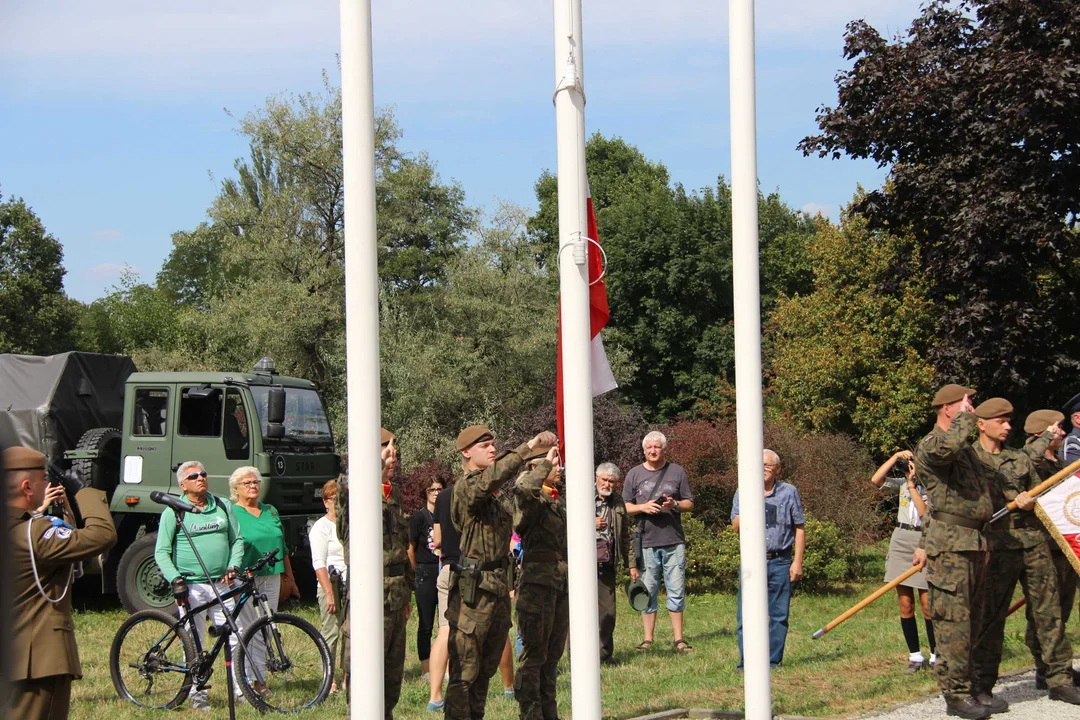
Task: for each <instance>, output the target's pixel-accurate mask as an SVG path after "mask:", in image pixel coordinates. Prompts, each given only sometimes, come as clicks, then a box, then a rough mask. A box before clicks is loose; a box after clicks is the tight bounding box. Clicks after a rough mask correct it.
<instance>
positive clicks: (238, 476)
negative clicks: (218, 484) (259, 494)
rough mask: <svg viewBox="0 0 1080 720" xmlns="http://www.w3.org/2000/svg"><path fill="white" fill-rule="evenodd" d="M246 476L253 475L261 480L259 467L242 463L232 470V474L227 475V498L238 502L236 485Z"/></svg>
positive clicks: (238, 494) (238, 496)
mask: <svg viewBox="0 0 1080 720" xmlns="http://www.w3.org/2000/svg"><path fill="white" fill-rule="evenodd" d="M246 477H253V478H255V479H256V480H258V481H259V482H262V473H260V472H259V468H257V467H252V466H251V465H244V466H242V467H238V468H236V469H235V470H233V471H232V475H230V476H229V500H231V501H233V502H238V501H239V500H240V493H239V491H237V489H236V488H237V486H238V485H239V484H240V481H241V480H243V479H244V478H246Z"/></svg>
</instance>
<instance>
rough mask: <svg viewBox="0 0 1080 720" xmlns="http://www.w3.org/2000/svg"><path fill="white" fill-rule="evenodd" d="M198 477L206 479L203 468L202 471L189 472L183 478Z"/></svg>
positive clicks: (192, 478)
mask: <svg viewBox="0 0 1080 720" xmlns="http://www.w3.org/2000/svg"><path fill="white" fill-rule="evenodd" d="M199 478H202V479H203V480H205V479H206V471H205V470H203V471H202V472H194V473H191V474H190V475H188V476H187V477H186V478H184V479H185V480H198V479H199Z"/></svg>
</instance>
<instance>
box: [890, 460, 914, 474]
mask: <svg viewBox="0 0 1080 720" xmlns="http://www.w3.org/2000/svg"><path fill="white" fill-rule="evenodd" d="M893 467H894V468H896V469H897V470H899V471H900V472H902V473H904V474H905V475H907V472H908V468H910V467H911V463H910V462H909V461H908V460H907V459H906V458H897V459H896V463H895V464H893Z"/></svg>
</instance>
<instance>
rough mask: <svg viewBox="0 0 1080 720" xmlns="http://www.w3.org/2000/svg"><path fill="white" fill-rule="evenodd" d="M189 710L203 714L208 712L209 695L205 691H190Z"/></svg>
mask: <svg viewBox="0 0 1080 720" xmlns="http://www.w3.org/2000/svg"><path fill="white" fill-rule="evenodd" d="M189 697H190V698H191V709H192V710H201V711H203V712H210V693H209V692H208V691H206V690H200V691H198V692H196V691H194V690H192V691H191V695H190V696H189Z"/></svg>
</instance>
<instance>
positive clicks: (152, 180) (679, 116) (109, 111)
mask: <svg viewBox="0 0 1080 720" xmlns="http://www.w3.org/2000/svg"><path fill="white" fill-rule="evenodd" d="M372 5H373V10H372V15H373V19H372V27H373V38H374V39H373V48H374V50H373V52H374V63H375V103H376V105H378V106H380V107H389V108H392V109H393V110H394V112H395V115H396V117H397V120H398V122H399V124H400V126H401V128H402V130H403V131H404V137H403V138H402V140H401V143H400V146H401V147H402V148H403V149H404V150H405V151H407V152H411V153H419V152H427V153H429V155H430V157H431V158H432V159H433V160H434V161H435V162H436V163H437V166H438V170H439V172H440V175H441V177H442V179H443V180H455V181H457V182H459V183H461V185H462V187H463V188H464V190H465V192H466V197H467V202H468V203H469V204H470V205H472V206H475V207H480V208H494V207H495V205H496V202H497V201H498V200H502V199H506V200H511V201H513V202H516V203H518V204H521V205H524V206H526V207H529V208H535V206H536V199H535V196H534V193H533V185H534V183H535V182H536V179H537V178H538V177H539V175H540V173H541V172H542V171H543V170H544V169H550V170H554V169H555V112H554V107H553V105H552V93H553V91H554V86H555V58H554V57H553V27H552V25H553V21H552V7H551V3H550V2H539V1H538V0H469V1H468V2H465V1H464V0H394V1H393V2H390V1H389V0H373V2H372ZM918 7H919V0H816V2H807V0H758V1H757V3H756V19H757V90H758V97H757V102H758V174H759V178H760V182H761V187H762V189H763V190H764V191H766V192H771V191H778V192H779V193H780V196H781V198H782V199H783V200H784V201H785V202H787V203H788V204H789V205H790V206H791V207H793V208H798V209H803V210H806V211H807V212H811V213H815V212H818V211H820V212H822V213H824V214H825V215H827V216H829V217H831V218H833V219H836V218H837V217H838V214H839V209H840V207H842V206H843V205H844V204H846V203H847V202H848V201H849V200H850V199H851V197H852V195H853V194H854V193H855V191H856V188H857V186H858V185H860V184H861V185H862V186H864V187H868V188H873V187H878V186H880V185H881V183H882V181H883V180H884V174H885V171H884V170H882V169H880V168H877V167H876V165H875V164H874V163H872V162H867V161H855V160H850V159H843V160H830V159H818V158H816V157H814V158H804V157H803V156H802V154H801V153H800V152H798V151H797V150H796V145H797V143H798V142H799V140H800V139H801V138H803V137H804V136H806V135H808V134H812V133H814V132H815V131H816V130H817V128H816V125H815V122H814V119H815V116H816V109H817V108H818V107H820V106H823V105H829V106H831V105H835V103H836V86H835V82H834V77H835V76H836V73H837V72H838V71H840V70H843V69H846V68H847V66H848V64H847V63H846V62H845V61H844V58H843V54H842V48H843V32H844V27H845V25H846V24H847V23H848V22H849V21H851V20H853V19H857V18H862V19H865V20H867V21H868V22H869V23H870V24H872V25H873V26H874V27H876V28H877V29H878V30H879V31H880V32H882V33H883V34H886V35H888V36H893V35H895V34H897V33H898V32H902V31H904V30H905V29H906V28H907V27H909V26H910V23H911V20H912V19H913V18H914V17H915V16H916V15H917V13H918ZM727 12H728V8H727V2H726V1H724V0H720V1H717V0H662V1H660V2H657V1H656V0H649V1H648V2H646V1H645V0H583V10H582V23H583V28H584V29H583V34H584V38H583V43H582V45H583V52H584V81H585V92H586V97H587V105H586V116H585V123H586V129H587V131H588V132H589V133H590V134H591V133H592V132H596V131H599V132H601V133H603V134H604V135H606V136H618V137H622V138H623V139H624V140H626V141H627V142H629V143H631V144H633V145H636V146H637V147H638V148H639V149H640V150H641V151H642V152H643V153H644V154H645V155H646V156H647V157H648V158H650V159H651V160H655V161H660V162H662V163H664V164H665V165H666V166H667V168H668V170H669V171H670V174H671V177H672V179H673V180H675V181H678V182H681V183H683V185H685V186H686V187H687V188H690V189H695V188H701V187H706V186H710V185H714V184H715V183H716V179H717V177H718V176H720V175H723V176H725V177H730V175H731V170H730V163H731V155H730V136H729V132H730V128H729V122H728V111H729V107H728V43H727ZM338 13H339V5H338V3H336V2H330V1H328V0H305V1H303V2H301V1H300V0H292V1H286V0H259V1H258V2H256V1H254V0H229V2H220V0H186V2H184V3H180V2H165V1H159V2H146V1H145V0H95V2H93V3H88V2H85V1H84V0H6V1H5V2H3V3H2V4H0V28H3V34H2V35H3V41H2V42H0V88H3V92H0V193H2V194H3V196H4V198H5V199H6V198H8V197H22V198H23V199H24V200H25V201H26V203H27V204H28V205H30V206H31V207H32V208H33V210H34V211H35V212H36V213H37V215H38V216H39V217H40V218H41V220H42V222H43V223H44V224H45V227H46V229H47V230H48V231H49V232H50V233H52V234H53V236H55V237H56V238H57V239H58V240H60V242H61V243H62V244H63V246H64V266H65V268H66V269H67V275H66V277H65V289H66V290H67V292H68V294H69V295H71V296H72V297H74V298H76V299H78V300H81V301H84V302H90V301H92V300H94V299H96V298H98V297H101V296H102V295H105V294H107V293H108V292H110V291H111V290H112V288H113V287H114V286H115V285H116V283H117V282H118V280H119V277H120V273H121V272H122V271H123V269H124V267H125V266H126V267H130V268H132V269H134V270H135V271H136V272H137V273H139V274H140V276H141V277H142V278H143V279H144V280H146V281H149V282H153V279H154V276H155V275H156V273H157V271H158V270H159V269H160V267H161V264H162V262H163V261H164V260H165V258H166V257H167V255H168V253H169V250H170V248H171V240H170V236H171V234H172V233H173V232H176V231H178V230H190V229H192V228H194V227H195V226H197V225H198V224H199V223H200V222H201V221H203V220H204V219H205V218H206V209H207V208H208V206H209V205H210V202H211V201H212V199H213V198H214V197H215V196H216V195H217V193H218V191H219V189H220V184H221V181H222V180H223V179H224V178H226V177H230V176H233V175H234V174H235V172H234V169H233V164H234V162H235V160H236V159H237V158H242V157H246V156H247V144H246V143H245V141H244V139H243V138H242V137H241V136H240V135H239V134H238V133H237V125H238V122H237V119H238V118H240V117H243V116H244V115H245V114H247V113H249V112H252V111H254V110H257V109H258V108H260V107H261V106H262V105H263V104H264V103H265V100H266V98H267V97H269V96H271V95H279V94H290V93H304V92H309V91H315V92H317V91H319V90H320V89H321V88H322V73H323V72H324V71H325V72H326V74H327V76H328V77H329V79H330V81H331V82H332V83H333V84H335V85H336V84H338V82H339V80H340V74H339V71H338V67H337V59H336V54H337V53H338V51H339V48H340V40H341V38H340V28H339V23H338V18H339V15H338ZM564 60H565V59H560V67H561V64H562V62H563V61H564Z"/></svg>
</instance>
